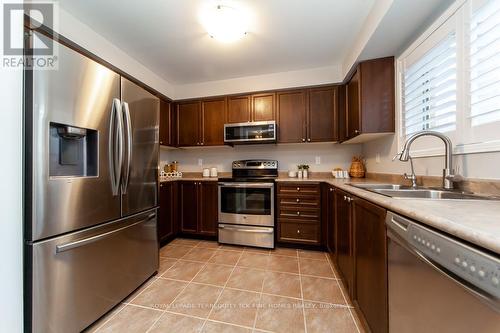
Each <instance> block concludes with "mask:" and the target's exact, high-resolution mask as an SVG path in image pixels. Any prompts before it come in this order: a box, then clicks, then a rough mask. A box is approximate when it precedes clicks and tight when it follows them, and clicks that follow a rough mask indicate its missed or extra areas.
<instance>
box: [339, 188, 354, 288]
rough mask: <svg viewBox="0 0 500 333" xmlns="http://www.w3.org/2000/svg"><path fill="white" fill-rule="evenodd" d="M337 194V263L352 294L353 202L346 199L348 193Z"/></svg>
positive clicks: (340, 192)
mask: <svg viewBox="0 0 500 333" xmlns="http://www.w3.org/2000/svg"><path fill="white" fill-rule="evenodd" d="M334 196H335V224H336V226H335V227H336V230H337V235H336V239H335V240H336V241H335V244H336V249H337V264H338V267H339V270H340V272H341V274H342V278H343V280H344V281H345V283H346V285H347V287H348V289H349V292H350V293H351V295H352V290H353V289H352V288H353V277H354V262H353V261H354V257H353V249H352V221H351V220H352V219H351V204H350V203H349V202H348V201H347V200H346V198H348V196H349V195H348V194H347V193H345V192H343V191H340V190H337V191H335V192H334Z"/></svg>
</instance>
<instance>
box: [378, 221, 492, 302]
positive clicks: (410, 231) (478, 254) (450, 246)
mask: <svg viewBox="0 0 500 333" xmlns="http://www.w3.org/2000/svg"><path fill="white" fill-rule="evenodd" d="M390 214H391V215H392V217H391V219H392V222H393V223H394V226H396V227H392V228H391V230H393V231H395V232H396V233H398V234H399V235H400V236H402V237H403V238H404V239H405V240H406V241H407V242H408V243H409V244H411V246H412V247H414V248H415V249H416V250H417V253H419V254H420V256H421V257H422V259H424V260H428V261H430V263H431V264H433V265H435V266H437V268H438V269H444V270H445V271H447V273H449V272H451V273H453V275H455V276H456V277H458V278H459V279H458V280H459V281H460V279H461V280H463V281H465V282H466V283H464V284H465V285H466V286H467V287H468V288H470V289H473V290H474V291H476V290H477V289H480V290H482V291H483V292H486V293H487V294H489V295H490V296H492V297H493V298H495V299H497V300H500V258H499V257H495V256H493V255H490V254H489V253H487V252H485V251H482V250H480V249H477V248H474V247H472V246H469V245H468V244H466V243H465V242H460V241H457V240H455V239H453V238H451V237H449V236H447V235H445V234H442V233H439V232H436V231H434V230H431V229H429V228H426V227H424V226H422V225H420V224H418V223H415V222H413V221H410V220H407V219H405V218H402V217H399V216H396V215H395V214H392V213H390ZM388 217H389V216H388ZM390 222H391V221H390V220H389V219H388V226H390V225H389V223H390ZM467 282H468V283H467Z"/></svg>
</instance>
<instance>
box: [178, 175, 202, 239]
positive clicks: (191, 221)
mask: <svg viewBox="0 0 500 333" xmlns="http://www.w3.org/2000/svg"><path fill="white" fill-rule="evenodd" d="M197 203H198V183H197V182H192V181H181V182H180V183H179V207H180V209H179V220H180V231H181V232H183V233H188V234H196V233H197V232H198V204H197Z"/></svg>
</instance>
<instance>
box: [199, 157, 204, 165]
mask: <svg viewBox="0 0 500 333" xmlns="http://www.w3.org/2000/svg"><path fill="white" fill-rule="evenodd" d="M198 165H199V166H203V159H202V158H199V159H198Z"/></svg>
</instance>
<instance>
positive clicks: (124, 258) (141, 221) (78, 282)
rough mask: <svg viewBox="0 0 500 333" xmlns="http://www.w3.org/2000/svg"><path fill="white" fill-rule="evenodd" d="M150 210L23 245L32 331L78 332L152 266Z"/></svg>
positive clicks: (138, 282) (153, 243) (137, 283)
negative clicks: (27, 261)
mask: <svg viewBox="0 0 500 333" xmlns="http://www.w3.org/2000/svg"><path fill="white" fill-rule="evenodd" d="M156 221H157V218H156V210H155V209H153V210H150V211H148V212H145V213H142V214H138V215H134V216H132V217H129V218H126V219H121V220H118V221H114V222H110V223H107V224H105V225H102V226H99V227H94V228H91V229H86V230H83V231H79V232H76V233H72V234H69V235H65V236H62V237H57V238H54V239H51V240H47V241H42V242H38V243H34V244H33V245H30V246H29V247H28V251H30V252H29V253H31V255H32V267H33V270H32V279H31V281H30V284H31V286H32V302H33V304H32V307H31V309H32V313H31V319H32V322H31V325H32V331H33V332H44V333H46V332H79V331H81V330H83V329H84V328H86V327H87V326H88V325H90V324H92V322H94V321H95V320H97V319H98V318H99V317H100V316H102V315H103V314H104V313H106V312H107V311H108V310H110V309H111V308H112V307H113V306H115V305H116V304H118V303H119V302H120V301H121V300H123V299H124V298H125V297H126V296H127V295H129V294H130V293H131V292H132V291H134V290H135V289H136V288H137V287H139V286H140V285H141V284H142V283H143V282H144V281H145V280H147V279H148V278H149V277H150V276H151V275H153V274H154V273H155V272H156V271H157V270H158V243H157V236H156Z"/></svg>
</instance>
